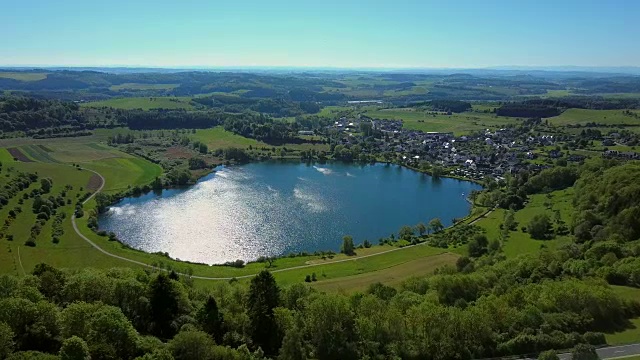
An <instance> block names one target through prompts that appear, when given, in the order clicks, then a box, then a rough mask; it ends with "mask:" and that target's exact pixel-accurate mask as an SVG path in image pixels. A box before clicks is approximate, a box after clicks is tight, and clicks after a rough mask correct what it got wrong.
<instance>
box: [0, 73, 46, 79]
mask: <svg viewBox="0 0 640 360" xmlns="http://www.w3.org/2000/svg"><path fill="white" fill-rule="evenodd" d="M0 78H5V79H14V80H20V81H38V80H44V79H46V78H47V73H39V72H22V71H15V72H13V71H10V72H0Z"/></svg>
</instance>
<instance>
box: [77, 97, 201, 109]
mask: <svg viewBox="0 0 640 360" xmlns="http://www.w3.org/2000/svg"><path fill="white" fill-rule="evenodd" d="M82 106H87V107H103V106H106V107H112V108H116V109H125V110H132V109H142V110H151V109H185V110H193V109H195V107H194V106H193V104H192V103H191V98H188V97H130V98H118V99H109V100H102V101H93V102H87V103H83V104H82Z"/></svg>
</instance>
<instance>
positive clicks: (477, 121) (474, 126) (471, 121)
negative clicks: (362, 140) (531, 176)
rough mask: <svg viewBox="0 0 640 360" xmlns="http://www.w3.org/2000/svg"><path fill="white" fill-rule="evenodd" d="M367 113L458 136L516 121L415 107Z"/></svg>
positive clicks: (487, 115)
mask: <svg viewBox="0 0 640 360" xmlns="http://www.w3.org/2000/svg"><path fill="white" fill-rule="evenodd" d="M365 115H367V116H370V117H373V118H379V119H392V120H403V121H404V127H405V128H407V129H415V130H421V131H425V132H429V131H438V132H453V133H454V134H455V135H456V136H460V135H465V134H469V133H471V132H473V131H477V130H482V129H487V128H500V127H503V126H506V125H508V124H515V123H516V120H515V119H512V118H507V117H496V116H495V115H493V114H485V113H477V112H467V113H460V114H453V115H441V114H436V115H432V114H429V113H428V112H425V111H420V110H414V109H388V110H387V109H384V110H369V111H367V112H366V113H365Z"/></svg>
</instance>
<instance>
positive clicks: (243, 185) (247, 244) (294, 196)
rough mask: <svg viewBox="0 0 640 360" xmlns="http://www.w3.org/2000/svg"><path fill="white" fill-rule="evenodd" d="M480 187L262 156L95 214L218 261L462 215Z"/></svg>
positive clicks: (158, 242)
mask: <svg viewBox="0 0 640 360" xmlns="http://www.w3.org/2000/svg"><path fill="white" fill-rule="evenodd" d="M480 188H481V187H480V186H479V185H477V184H474V183H472V182H468V181H459V180H455V179H449V178H441V179H433V178H432V177H430V176H428V175H425V174H421V173H419V172H415V171H413V170H409V169H406V168H403V167H399V166H397V165H386V164H375V165H353V164H344V163H328V164H315V165H313V164H304V163H297V162H260V163H251V164H247V165H242V166H233V167H225V168H222V169H220V170H219V171H216V172H214V173H211V174H210V175H208V176H206V177H204V178H202V179H201V180H200V181H198V183H197V184H195V185H194V186H192V187H189V188H186V189H172V190H165V191H163V192H162V194H161V195H158V194H154V193H149V194H146V195H143V196H140V197H137V198H125V199H123V200H122V201H120V202H118V203H117V204H115V205H113V206H112V207H111V208H110V209H109V210H108V211H106V212H105V213H103V214H101V215H100V217H99V225H100V229H102V230H106V231H113V232H115V233H116V234H117V235H118V238H119V239H120V240H121V241H122V242H124V243H126V244H128V245H130V246H132V247H134V248H136V249H140V250H143V251H146V252H158V251H161V252H167V253H169V255H170V256H171V257H173V258H178V259H181V260H188V261H193V262H201V263H207V264H220V263H224V262H226V261H234V260H237V259H242V260H245V261H249V260H255V259H256V258H258V257H259V256H263V255H264V256H267V255H285V254H289V253H292V252H300V251H307V252H314V251H317V250H333V251H336V252H338V251H339V250H340V245H341V243H342V237H343V236H344V235H351V236H352V237H353V239H354V242H355V243H356V244H359V243H362V241H364V240H365V239H368V240H369V241H371V242H372V243H373V244H376V245H377V244H378V239H380V238H382V237H388V236H389V235H390V234H392V233H396V234H397V232H398V230H399V229H400V227H402V226H403V225H411V226H414V225H415V224H417V223H419V222H421V221H422V222H424V223H425V224H426V223H428V221H429V220H430V219H432V218H435V217H438V218H440V219H441V220H442V222H443V223H444V224H445V225H450V224H451V223H452V220H453V219H454V218H460V217H464V216H466V215H467V214H468V213H469V211H470V208H471V205H470V204H469V203H468V202H467V201H466V196H468V195H469V193H470V192H471V191H472V190H478V189H480Z"/></svg>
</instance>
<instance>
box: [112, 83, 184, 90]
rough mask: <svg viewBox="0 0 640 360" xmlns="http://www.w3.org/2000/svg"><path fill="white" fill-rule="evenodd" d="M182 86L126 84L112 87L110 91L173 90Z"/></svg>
mask: <svg viewBox="0 0 640 360" xmlns="http://www.w3.org/2000/svg"><path fill="white" fill-rule="evenodd" d="M178 86H180V84H142V83H124V84H120V85H111V86H110V87H109V90H112V91H122V90H171V89H175V88H177V87H178Z"/></svg>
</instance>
